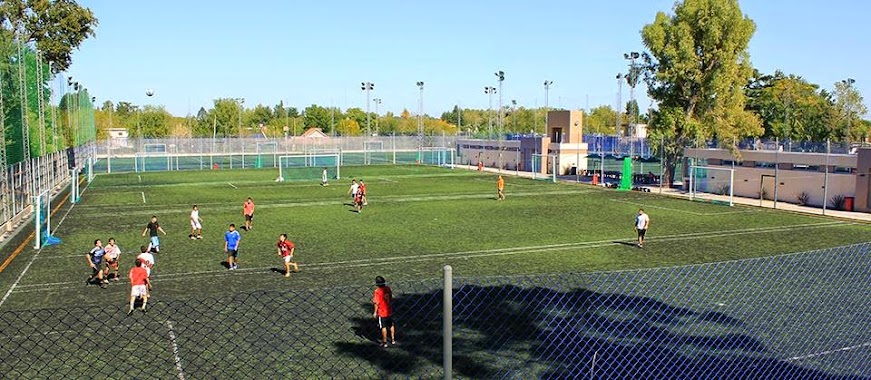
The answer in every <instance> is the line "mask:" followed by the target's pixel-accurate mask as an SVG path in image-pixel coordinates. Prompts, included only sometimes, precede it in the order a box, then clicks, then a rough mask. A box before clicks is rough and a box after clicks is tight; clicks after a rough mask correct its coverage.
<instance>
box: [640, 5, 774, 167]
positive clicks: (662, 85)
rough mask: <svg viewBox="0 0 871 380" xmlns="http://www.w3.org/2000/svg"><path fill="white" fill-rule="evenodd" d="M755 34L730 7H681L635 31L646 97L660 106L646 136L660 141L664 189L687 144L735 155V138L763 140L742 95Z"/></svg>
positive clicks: (749, 72) (751, 25) (752, 26)
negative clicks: (711, 144) (716, 146)
mask: <svg viewBox="0 0 871 380" xmlns="http://www.w3.org/2000/svg"><path fill="white" fill-rule="evenodd" d="M755 29H756V26H755V24H754V23H753V21H752V20H750V19H749V18H747V17H746V16H745V15H744V14H742V13H741V9H740V7H739V6H738V1H737V0H684V1H683V2H678V3H676V4H675V6H674V15H667V14H665V13H664V12H659V13H657V15H656V19H655V20H654V22H653V23H652V24H648V25H645V26H644V28H643V29H642V30H641V36H642V40H643V42H644V45H645V46H646V47H647V49H648V50H649V53H645V54H644V63H645V66H646V67H645V71H646V73H645V81H646V82H647V88H648V94H649V96H650V97H651V98H652V99H654V100H656V101H657V103H658V104H659V110H658V111H656V112H654V113H653V118H652V120H651V125H650V129H649V130H650V134H651V138H653V139H654V140H659V139H663V140H664V141H665V142H666V143H665V144H664V146H663V147H661V148H660V149H663V151H662V152H660V154H662V155H663V159H664V161H665V168H663V174H664V177H665V179H666V181H667V182H668V183H672V182H673V181H674V169H675V166H676V164H677V162H678V159H679V158H680V157H681V156H682V155H683V150H684V147H686V146H687V145H689V143H690V142H692V141H693V140H696V141H698V140H702V139H709V138H716V139H719V141H720V143H721V144H724V145H726V144H728V145H727V146H729V147H730V148H734V147H735V143H736V142H737V141H736V140H737V138H739V137H744V136H755V135H760V134H762V127H761V122H760V120H759V118H758V117H757V116H756V115H755V114H753V113H752V112H749V111H747V110H745V100H746V97H745V94H744V91H743V88H744V86H745V85H746V84H747V82H748V80H749V79H750V76H751V75H752V74H753V69H752V67H751V65H750V56H749V54H748V52H747V45H748V43H749V42H750V38H751V37H752V36H753V33H754V31H755Z"/></svg>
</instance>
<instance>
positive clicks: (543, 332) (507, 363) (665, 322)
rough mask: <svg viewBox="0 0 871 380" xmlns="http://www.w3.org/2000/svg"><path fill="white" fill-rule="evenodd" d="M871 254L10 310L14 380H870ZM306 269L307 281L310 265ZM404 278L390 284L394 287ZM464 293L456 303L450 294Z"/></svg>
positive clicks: (9, 371)
mask: <svg viewBox="0 0 871 380" xmlns="http://www.w3.org/2000/svg"><path fill="white" fill-rule="evenodd" d="M869 250H871V244H869V243H864V244H857V245H850V246H844V247H839V248H832V249H825V250H818V251H810V252H804V253H796V254H787V255H780V256H772V257H766V258H759V259H749V260H740V261H730V262H721V263H711V264H701V265H691V266H681V267H671V268H656V269H642V270H627V271H618V272H600V273H580V274H554V275H535V276H532V275H529V276H503V277H463V276H457V277H453V276H452V275H451V274H450V272H449V271H448V270H447V268H446V271H445V278H443V279H438V278H436V279H432V280H423V281H401V282H392V283H391V282H389V283H388V285H389V286H391V287H392V289H393V292H394V310H395V321H396V325H397V331H396V337H397V344H396V345H392V346H389V347H387V348H382V347H379V345H377V344H376V342H377V341H378V340H379V339H380V338H379V331H378V329H377V328H376V327H375V321H374V319H373V317H372V305H371V301H370V299H371V294H372V291H373V288H374V287H373V286H371V284H363V285H360V286H344V287H333V288H323V289H300V290H282V291H270V292H252V293H239V294H235V295H231V296H229V297H222V298H220V299H218V298H198V299H174V300H164V299H161V297H160V295H159V293H158V294H156V295H155V297H154V299H153V300H152V301H150V302H149V311H148V312H146V313H142V312H138V311H137V312H135V313H134V314H132V315H131V316H127V315H126V314H125V312H126V310H125V309H126V305H123V304H111V305H106V304H105V302H103V301H105V300H98V301H99V302H100V303H99V304H98V305H93V306H86V305H82V306H77V307H67V308H51V309H36V310H19V311H5V312H2V313H0V323H2V324H3V326H4V328H3V329H2V332H0V342H2V344H0V374H2V376H3V377H7V378H77V377H81V376H83V375H89V376H98V377H111V378H114V377H124V378H160V379H169V378H179V379H182V378H217V377H222V378H354V379H369V378H441V377H443V376H445V377H450V376H455V377H457V378H487V379H490V378H512V379H529V378H552V379H565V378H590V379H638V378H656V379H696V378H719V379H726V378H728V379H833V380H834V379H847V378H850V379H867V378H871V364H869V363H871V329H869V328H868V326H869V321H871V309H869V308H868V305H871V287H869V286H868V279H869V278H871V253H869ZM303 270H305V268H303ZM388 280H389V279H388ZM446 290H450V291H447V294H448V295H449V296H448V297H444V295H445V294H446Z"/></svg>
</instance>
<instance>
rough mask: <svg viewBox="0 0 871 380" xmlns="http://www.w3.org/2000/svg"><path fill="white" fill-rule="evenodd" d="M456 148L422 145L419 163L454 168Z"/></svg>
mask: <svg viewBox="0 0 871 380" xmlns="http://www.w3.org/2000/svg"><path fill="white" fill-rule="evenodd" d="M455 152H456V150H455V149H451V148H448V147H443V146H435V147H421V148H420V150H419V155H420V158H419V163H421V164H431V165H436V166H443V167H449V168H452V169H453V168H454V155H455V154H454V153H455Z"/></svg>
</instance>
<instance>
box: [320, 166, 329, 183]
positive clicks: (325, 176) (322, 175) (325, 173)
mask: <svg viewBox="0 0 871 380" xmlns="http://www.w3.org/2000/svg"><path fill="white" fill-rule="evenodd" d="M329 185H330V184H329V183H327V168H324V171H323V172H321V186H329Z"/></svg>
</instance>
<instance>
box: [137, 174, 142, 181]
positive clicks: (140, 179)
mask: <svg viewBox="0 0 871 380" xmlns="http://www.w3.org/2000/svg"><path fill="white" fill-rule="evenodd" d="M137 177H139V183H142V176H141V175H137Z"/></svg>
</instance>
